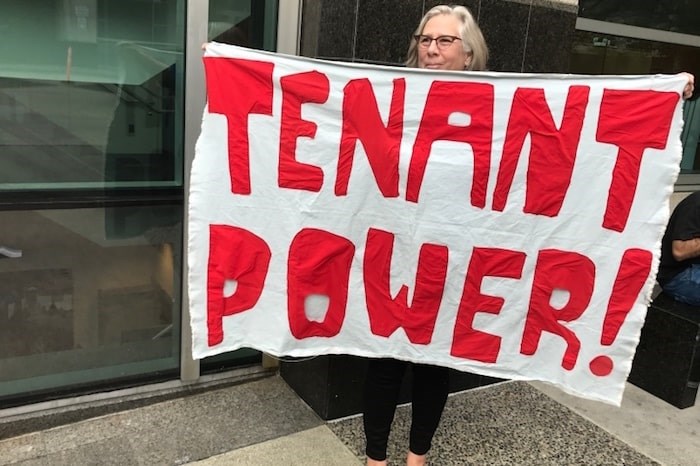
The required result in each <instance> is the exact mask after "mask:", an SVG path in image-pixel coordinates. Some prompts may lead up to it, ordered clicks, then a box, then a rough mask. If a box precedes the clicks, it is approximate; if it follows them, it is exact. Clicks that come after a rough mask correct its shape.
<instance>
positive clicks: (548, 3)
mask: <svg viewBox="0 0 700 466" xmlns="http://www.w3.org/2000/svg"><path fill="white" fill-rule="evenodd" d="M532 5H535V6H544V7H547V8H554V9H557V10H564V11H568V12H569V13H574V14H578V0H532Z"/></svg>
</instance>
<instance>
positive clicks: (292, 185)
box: [188, 43, 686, 405]
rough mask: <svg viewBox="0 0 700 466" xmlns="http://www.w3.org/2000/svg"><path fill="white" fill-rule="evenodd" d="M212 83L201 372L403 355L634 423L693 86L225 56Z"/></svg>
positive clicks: (196, 183) (200, 268) (196, 179)
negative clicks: (621, 410) (558, 391)
mask: <svg viewBox="0 0 700 466" xmlns="http://www.w3.org/2000/svg"><path fill="white" fill-rule="evenodd" d="M204 65H205V71H206V85H207V97H208V101H207V102H208V103H207V108H205V110H204V116H203V121H202V130H201V135H200V138H199V140H198V142H197V146H196V155H195V159H194V162H193V164H192V172H191V182H190V195H189V243H188V257H189V299H190V303H189V304H190V313H191V324H192V331H193V350H192V353H193V356H194V358H197V359H199V358H203V357H205V356H211V355H215V354H218V353H222V352H225V351H232V350H235V349H238V348H242V347H250V348H255V349H258V350H260V351H264V352H266V353H270V354H272V355H276V356H282V355H287V356H296V357H303V356H311V355H321V354H352V355H358V356H369V357H387V356H390V357H393V358H397V359H402V360H408V361H414V362H422V363H429V364H436V365H441V366H447V367H451V368H454V369H457V370H460V371H469V372H474V373H478V374H483V375H487V376H494V377H501V378H508V379H521V380H544V381H547V382H550V383H553V384H555V385H557V386H559V387H560V388H562V389H564V390H566V391H568V392H569V393H573V394H576V395H579V396H582V397H585V398H590V399H595V400H600V401H605V402H609V403H612V404H618V405H619V403H620V401H621V398H622V392H623V390H624V382H625V380H626V378H627V375H628V373H629V370H630V366H631V360H632V357H633V355H634V351H635V348H636V345H637V342H638V340H639V333H640V329H641V326H642V323H643V321H644V317H645V315H646V306H647V304H648V302H649V299H650V296H651V292H652V288H653V285H654V281H655V276H656V269H657V265H658V259H659V249H660V248H659V247H660V242H661V237H662V234H663V231H664V228H665V225H666V222H667V220H668V209H669V197H670V195H671V193H672V192H673V184H674V182H675V180H676V177H677V175H678V170H679V162H680V159H681V142H680V133H681V129H682V101H681V92H682V89H683V86H684V84H685V82H686V79H685V78H684V77H682V76H680V75H673V76H671V75H668V76H666V75H664V76H660V75H656V76H576V75H537V74H511V73H487V72H480V73H477V72H448V71H434V70H420V69H407V68H402V67H386V66H367V65H359V64H349V63H337V62H329V61H321V60H313V59H307V58H300V57H292V56H284V55H279V54H274V53H268V52H259V51H253V50H248V49H244V48H238V47H233V46H228V45H222V44H216V43H212V44H209V45H208V46H207V48H206V51H205V53H204Z"/></svg>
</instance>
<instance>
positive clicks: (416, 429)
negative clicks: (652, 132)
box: [363, 5, 694, 466]
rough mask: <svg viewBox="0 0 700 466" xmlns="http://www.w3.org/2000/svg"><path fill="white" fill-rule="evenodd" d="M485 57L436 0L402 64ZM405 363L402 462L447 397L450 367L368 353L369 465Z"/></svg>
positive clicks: (415, 459)
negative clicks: (407, 411) (408, 406)
mask: <svg viewBox="0 0 700 466" xmlns="http://www.w3.org/2000/svg"><path fill="white" fill-rule="evenodd" d="M487 59H488V49H487V47H486V42H485V41H484V37H483V35H482V33H481V30H480V29H479V26H478V25H477V24H476V21H474V18H473V17H472V15H471V14H470V13H469V10H467V9H466V8H464V7H462V6H455V7H450V6H446V5H439V6H436V7H434V8H432V9H431V10H430V11H428V12H427V13H426V14H425V16H424V17H423V19H422V20H421V22H420V24H419V25H418V28H417V29H416V31H415V35H414V37H413V40H411V44H410V46H409V48H408V58H407V60H406V65H407V66H409V67H417V68H427V69H436V70H473V71H480V70H484V69H485V68H486V62H487ZM684 74H685V75H686V76H687V78H688V83H687V84H686V86H685V89H684V91H683V97H684V98H686V99H687V98H690V97H691V95H692V94H693V90H694V77H693V75H691V74H689V73H684ZM409 365H410V366H411V368H412V371H413V387H412V392H413V393H412V416H413V417H412V421H411V433H410V440H409V450H408V455H407V458H406V464H407V466H417V465H424V464H426V454H427V452H428V450H429V449H430V444H431V441H432V438H433V435H434V434H435V431H436V429H437V427H438V424H439V423H440V418H441V416H442V411H443V409H444V407H445V402H446V401H447V394H448V382H449V371H448V369H447V368H444V367H437V366H429V365H423V364H412V363H408V362H405V361H398V360H395V359H372V360H370V363H369V367H368V371H367V380H366V383H365V406H364V418H363V420H364V428H365V436H366V439H367V444H366V454H367V465H368V466H376V465H386V464H387V462H386V449H387V443H388V438H389V431H390V428H391V423H392V421H393V419H394V412H395V411H396V404H397V402H398V397H399V390H400V388H401V382H402V379H403V375H404V372H405V370H406V367H408V366H409Z"/></svg>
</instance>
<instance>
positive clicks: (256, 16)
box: [209, 0, 277, 52]
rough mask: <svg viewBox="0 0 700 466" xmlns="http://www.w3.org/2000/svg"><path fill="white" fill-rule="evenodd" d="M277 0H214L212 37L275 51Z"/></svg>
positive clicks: (211, 14)
mask: <svg viewBox="0 0 700 466" xmlns="http://www.w3.org/2000/svg"><path fill="white" fill-rule="evenodd" d="M276 31H277V1H276V0H210V1H209V40H213V41H216V42H221V43H224V44H232V45H240V46H242V47H250V48H254V49H262V50H270V51H273V52H274V51H275V48H276V37H277V36H276Z"/></svg>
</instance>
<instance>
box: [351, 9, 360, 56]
mask: <svg viewBox="0 0 700 466" xmlns="http://www.w3.org/2000/svg"><path fill="white" fill-rule="evenodd" d="M359 18H360V0H355V25H354V28H353V31H352V61H355V57H356V56H357V23H358V22H359Z"/></svg>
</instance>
